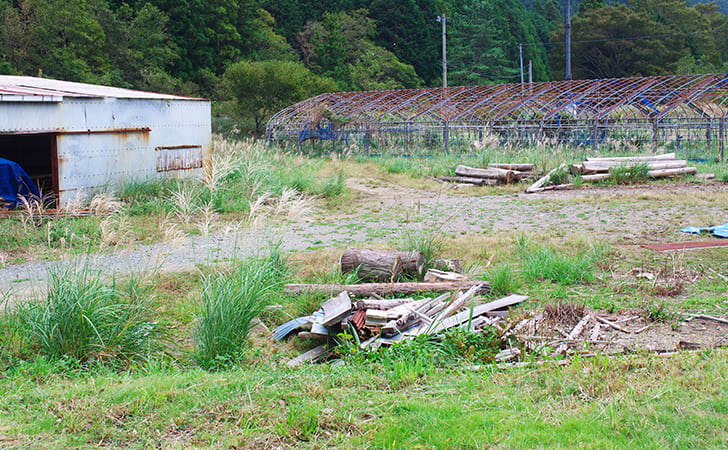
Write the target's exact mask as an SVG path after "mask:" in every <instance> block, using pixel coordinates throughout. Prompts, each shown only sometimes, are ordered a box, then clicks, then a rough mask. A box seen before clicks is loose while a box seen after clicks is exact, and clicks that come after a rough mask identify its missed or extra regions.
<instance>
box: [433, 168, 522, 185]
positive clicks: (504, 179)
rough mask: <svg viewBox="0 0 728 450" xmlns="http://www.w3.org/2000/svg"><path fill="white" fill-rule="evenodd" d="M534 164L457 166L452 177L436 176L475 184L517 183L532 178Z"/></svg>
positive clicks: (449, 180)
mask: <svg viewBox="0 0 728 450" xmlns="http://www.w3.org/2000/svg"><path fill="white" fill-rule="evenodd" d="M535 170H536V165H535V164H488V167H487V168H485V169H482V168H477V167H468V166H463V165H460V166H457V168H456V169H455V175H456V176H454V177H438V178H437V180H438V181H447V182H451V183H460V184H469V185H475V186H483V185H496V184H509V183H517V182H520V181H521V180H526V179H529V178H533V175H534V172H535Z"/></svg>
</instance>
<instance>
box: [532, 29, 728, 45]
mask: <svg viewBox="0 0 728 450" xmlns="http://www.w3.org/2000/svg"><path fill="white" fill-rule="evenodd" d="M722 31H728V28H719V29H717V30H705V31H686V32H684V33H664V34H648V35H645V36H631V37H622V38H609V39H589V40H586V41H571V43H572V44H591V43H596V42H613V41H636V40H639V39H659V38H665V37H673V36H691V35H694V34H705V33H719V32H722ZM564 43H566V41H561V42H546V43H541V42H533V43H528V42H527V43H525V44H523V45H524V46H541V45H544V46H545V45H554V44H564Z"/></svg>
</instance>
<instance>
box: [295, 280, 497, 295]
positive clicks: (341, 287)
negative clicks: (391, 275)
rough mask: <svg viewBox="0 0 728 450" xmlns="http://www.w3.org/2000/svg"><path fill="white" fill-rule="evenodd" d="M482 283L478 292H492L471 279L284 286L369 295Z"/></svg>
mask: <svg viewBox="0 0 728 450" xmlns="http://www.w3.org/2000/svg"><path fill="white" fill-rule="evenodd" d="M476 285H481V288H480V290H479V291H478V294H484V293H488V292H490V284H489V283H488V282H487V281H481V280H471V281H466V282H462V283H460V282H442V283H418V282H411V283H362V284H287V285H286V286H285V288H284V290H285V292H286V294H292V295H296V294H302V293H305V292H319V293H323V294H327V295H335V294H337V293H339V292H341V291H346V292H348V293H349V295H352V296H354V297H368V296H370V295H372V294H377V295H412V294H417V293H419V292H451V291H455V290H458V289H466V288H470V287H472V286H476Z"/></svg>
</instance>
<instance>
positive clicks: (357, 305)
mask: <svg viewBox="0 0 728 450" xmlns="http://www.w3.org/2000/svg"><path fill="white" fill-rule="evenodd" d="M425 279H426V280H427V279H430V280H436V281H431V282H430V281H425V282H406V283H363V284H352V285H287V286H286V291H287V292H289V293H301V292H306V291H309V290H311V289H314V288H315V290H316V291H317V292H327V293H331V295H335V296H334V297H332V298H330V299H329V300H327V301H325V302H324V303H323V304H322V305H321V307H320V308H319V309H318V310H317V311H315V312H314V313H313V314H311V315H310V316H304V317H299V318H296V319H293V320H290V321H288V322H286V323H284V324H282V325H280V326H279V327H277V328H276V329H275V330H273V333H272V334H273V337H274V338H275V339H277V340H282V339H285V338H286V337H288V336H291V335H298V336H302V337H306V338H309V339H311V338H313V339H322V340H326V341H330V338H333V337H334V336H337V335H339V334H340V333H344V332H346V333H349V334H350V335H352V336H353V335H356V339H357V340H358V342H359V343H360V346H361V348H362V349H375V348H378V347H380V346H383V345H384V346H387V345H391V344H392V343H393V342H395V341H397V340H400V339H412V338H414V337H415V336H419V335H423V334H425V335H431V334H437V333H441V332H444V331H447V330H450V329H453V328H461V329H466V330H468V331H472V332H482V331H483V330H484V329H485V328H486V327H490V326H495V325H496V324H498V323H501V322H502V320H503V318H502V317H503V316H505V315H507V308H508V307H510V306H513V305H516V304H518V303H521V302H523V301H524V300H526V299H527V298H528V297H526V296H523V295H511V296H508V297H504V298H501V299H498V300H494V301H489V302H485V303H483V301H482V300H477V296H478V295H481V294H485V293H488V292H489V291H490V287H489V284H488V282H487V281H483V280H471V279H468V278H467V277H465V276H464V275H461V274H458V273H455V272H446V271H440V270H436V269H431V270H430V271H428V273H427V274H426V275H425ZM441 280H446V281H441ZM373 286H375V287H376V288H373ZM427 292H444V293H443V294H441V295H438V296H430V297H424V298H416V297H415V296H414V295H415V294H418V293H420V294H421V293H427ZM383 295H394V296H395V297H396V298H387V299H385V298H383ZM352 297H353V298H352ZM327 345H328V344H323V345H321V346H319V347H317V348H315V349H313V350H311V351H308V352H306V353H304V354H302V355H299V356H298V357H296V358H294V359H292V360H291V361H289V363H288V365H289V366H296V365H299V364H301V363H303V362H306V361H314V360H317V359H322V358H325V357H326V355H327V353H328V352H327V351H326V350H325V349H326V348H327Z"/></svg>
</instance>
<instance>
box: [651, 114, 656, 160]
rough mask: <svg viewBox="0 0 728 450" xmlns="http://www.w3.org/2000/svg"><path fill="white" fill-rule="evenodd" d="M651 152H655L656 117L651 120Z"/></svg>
mask: <svg viewBox="0 0 728 450" xmlns="http://www.w3.org/2000/svg"><path fill="white" fill-rule="evenodd" d="M652 153H657V119H653V120H652Z"/></svg>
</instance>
